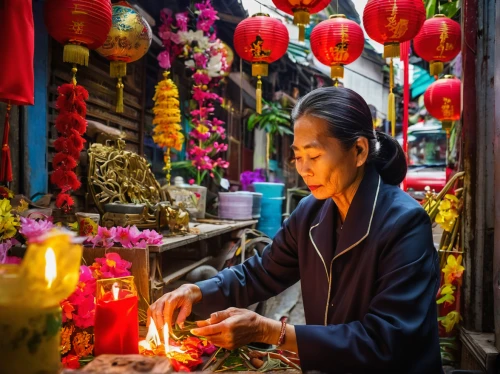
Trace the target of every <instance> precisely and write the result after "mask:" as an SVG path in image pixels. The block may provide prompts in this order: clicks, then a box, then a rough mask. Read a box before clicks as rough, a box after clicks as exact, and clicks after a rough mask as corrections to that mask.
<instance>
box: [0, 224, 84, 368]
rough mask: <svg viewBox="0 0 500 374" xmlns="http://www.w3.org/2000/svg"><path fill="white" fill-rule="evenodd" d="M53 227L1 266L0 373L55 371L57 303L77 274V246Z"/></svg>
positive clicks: (70, 288) (57, 363) (57, 356)
mask: <svg viewBox="0 0 500 374" xmlns="http://www.w3.org/2000/svg"><path fill="white" fill-rule="evenodd" d="M72 240H73V239H72V237H71V235H70V234H69V233H67V232H64V231H61V230H58V229H54V230H52V231H50V232H49V233H47V235H46V236H45V237H43V238H40V241H39V242H38V243H34V244H30V245H29V246H28V249H27V251H26V254H25V256H24V259H23V261H22V263H21V264H20V265H0V331H2V335H1V336H0V372H2V373H4V372H5V373H9V374H17V373H20V374H21V373H22V374H31V373H57V372H58V371H59V369H60V365H61V362H60V361H61V357H60V354H59V345H60V341H61V337H60V327H61V317H62V314H61V308H60V307H59V301H60V300H62V299H64V298H65V297H68V296H69V295H70V294H71V292H73V290H74V289H75V287H76V284H77V282H78V277H79V267H80V260H81V256H82V247H81V245H75V244H73V243H72Z"/></svg>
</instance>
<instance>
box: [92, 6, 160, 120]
mask: <svg viewBox="0 0 500 374" xmlns="http://www.w3.org/2000/svg"><path fill="white" fill-rule="evenodd" d="M152 38H153V34H152V31H151V27H150V26H149V24H148V23H147V21H146V20H145V19H144V18H143V17H142V16H141V15H140V14H139V13H138V12H137V11H136V10H135V9H133V8H132V7H131V5H130V4H129V3H127V2H126V1H120V2H119V3H117V4H114V5H113V25H112V26H111V30H110V31H109V34H108V37H107V39H106V41H105V42H104V44H103V45H102V46H101V47H100V48H99V49H98V50H97V52H99V54H101V55H102V56H104V57H106V58H107V59H108V60H109V61H111V62H110V75H111V76H112V77H113V78H118V83H117V85H116V88H117V91H116V95H117V97H116V111H117V112H118V113H121V112H123V83H122V78H123V77H125V76H126V75H127V64H128V63H131V62H134V61H137V60H139V59H140V58H141V57H143V56H144V55H145V54H146V53H147V51H148V49H149V47H150V45H151V40H152Z"/></svg>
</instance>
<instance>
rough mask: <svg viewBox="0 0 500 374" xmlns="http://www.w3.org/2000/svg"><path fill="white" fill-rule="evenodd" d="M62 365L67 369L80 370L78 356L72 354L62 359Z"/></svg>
mask: <svg viewBox="0 0 500 374" xmlns="http://www.w3.org/2000/svg"><path fill="white" fill-rule="evenodd" d="M62 364H63V366H64V367H65V368H66V369H78V368H79V367H80V361H78V356H76V355H74V354H71V353H70V354H69V355H67V356H66V357H64V358H63V359H62Z"/></svg>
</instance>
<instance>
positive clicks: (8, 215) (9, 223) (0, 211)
mask: <svg viewBox="0 0 500 374" xmlns="http://www.w3.org/2000/svg"><path fill="white" fill-rule="evenodd" d="M18 226H19V219H18V217H17V216H14V215H13V214H12V205H10V201H9V200H7V199H2V200H0V240H5V239H10V238H12V237H13V236H14V235H16V233H17V227H18Z"/></svg>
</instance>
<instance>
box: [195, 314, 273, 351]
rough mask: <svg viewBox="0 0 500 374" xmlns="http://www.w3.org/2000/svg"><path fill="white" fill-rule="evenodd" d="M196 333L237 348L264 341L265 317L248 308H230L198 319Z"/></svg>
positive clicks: (224, 346)
mask: <svg viewBox="0 0 500 374" xmlns="http://www.w3.org/2000/svg"><path fill="white" fill-rule="evenodd" d="M197 324H198V328H196V329H193V330H191V332H192V333H193V334H194V335H199V336H204V337H206V338H207V339H208V340H209V341H210V342H211V343H212V344H214V345H216V346H219V347H222V348H225V349H229V350H232V349H236V348H239V347H242V346H244V345H245V344H248V343H252V342H260V341H262V335H263V334H262V333H263V331H264V328H265V321H264V317H262V316H260V315H259V314H257V313H255V312H252V311H250V310H248V309H238V308H229V309H226V310H223V311H221V312H216V313H212V315H211V316H210V318H209V319H207V320H204V321H198V322H197Z"/></svg>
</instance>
